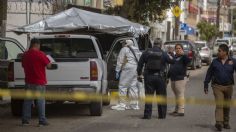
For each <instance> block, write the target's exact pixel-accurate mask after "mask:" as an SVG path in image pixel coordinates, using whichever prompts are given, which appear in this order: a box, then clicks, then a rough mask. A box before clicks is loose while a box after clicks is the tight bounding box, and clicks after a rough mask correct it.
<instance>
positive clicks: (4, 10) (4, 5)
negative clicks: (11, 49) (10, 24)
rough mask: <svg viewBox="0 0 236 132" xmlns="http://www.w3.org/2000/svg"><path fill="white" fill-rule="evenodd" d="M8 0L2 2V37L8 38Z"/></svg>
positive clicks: (0, 8) (0, 19) (0, 22)
mask: <svg viewBox="0 0 236 132" xmlns="http://www.w3.org/2000/svg"><path fill="white" fill-rule="evenodd" d="M6 22H7V0H0V37H5V36H6Z"/></svg>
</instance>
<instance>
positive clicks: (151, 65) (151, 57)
mask: <svg viewBox="0 0 236 132" xmlns="http://www.w3.org/2000/svg"><path fill="white" fill-rule="evenodd" d="M161 66H162V52H161V51H159V52H154V51H148V57H147V63H146V69H147V70H155V71H158V70H161Z"/></svg>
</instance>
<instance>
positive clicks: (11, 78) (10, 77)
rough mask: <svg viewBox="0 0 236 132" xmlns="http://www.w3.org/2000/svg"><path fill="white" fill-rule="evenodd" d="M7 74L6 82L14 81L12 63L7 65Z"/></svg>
mask: <svg viewBox="0 0 236 132" xmlns="http://www.w3.org/2000/svg"><path fill="white" fill-rule="evenodd" d="M7 73H8V77H7V79H8V81H9V82H12V81H14V63H13V62H10V63H9V65H8V71H7Z"/></svg>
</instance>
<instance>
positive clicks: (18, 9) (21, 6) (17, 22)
mask: <svg viewBox="0 0 236 132" xmlns="http://www.w3.org/2000/svg"><path fill="white" fill-rule="evenodd" d="M8 6H9V8H8V14H7V27H6V29H7V32H6V36H7V37H11V38H15V39H16V40H18V41H19V42H20V43H21V44H22V45H23V46H24V47H26V46H27V35H25V34H23V35H17V34H15V33H13V32H12V31H11V29H14V28H17V27H21V26H23V25H26V24H27V22H26V4H25V2H8ZM31 11H32V13H37V14H31V23H34V22H36V21H38V20H42V19H45V18H46V17H47V16H48V15H42V12H44V13H45V14H51V11H52V8H51V7H46V5H42V4H38V3H33V4H32V10H31ZM23 13H24V14H23Z"/></svg>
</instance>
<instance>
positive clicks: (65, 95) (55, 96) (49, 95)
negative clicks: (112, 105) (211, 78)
mask: <svg viewBox="0 0 236 132" xmlns="http://www.w3.org/2000/svg"><path fill="white" fill-rule="evenodd" d="M3 96H4V97H11V98H14V99H37V98H45V99H46V100H62V101H63V100H65V101H78V102H80V101H101V99H102V98H107V96H104V95H98V94H95V93H85V92H55V91H54V92H52V91H47V92H45V93H40V92H35V91H29V90H5V89H0V97H3ZM109 98H110V99H112V100H118V99H119V95H118V92H112V93H111V95H110V97H109ZM139 100H140V101H142V102H148V103H152V102H153V103H159V104H164V103H167V104H175V103H176V100H175V98H165V97H163V96H156V97H153V96H145V98H139ZM177 102H179V103H185V104H191V105H216V104H220V105H224V106H231V107H236V100H235V99H234V100H231V101H227V100H219V101H215V100H214V99H212V100H209V99H197V98H193V97H192V98H186V99H179V100H177Z"/></svg>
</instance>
